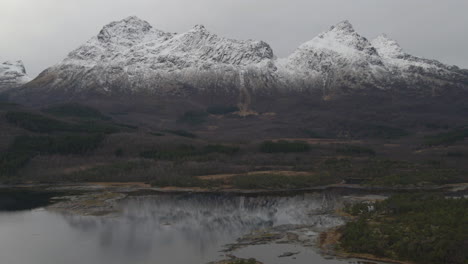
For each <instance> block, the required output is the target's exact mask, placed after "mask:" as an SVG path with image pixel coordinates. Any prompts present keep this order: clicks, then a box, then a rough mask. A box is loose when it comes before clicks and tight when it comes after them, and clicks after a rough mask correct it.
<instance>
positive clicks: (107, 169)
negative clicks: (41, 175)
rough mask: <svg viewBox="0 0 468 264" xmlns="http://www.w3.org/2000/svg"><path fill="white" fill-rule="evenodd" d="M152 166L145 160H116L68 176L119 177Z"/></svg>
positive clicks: (99, 178) (82, 177)
mask: <svg viewBox="0 0 468 264" xmlns="http://www.w3.org/2000/svg"><path fill="white" fill-rule="evenodd" d="M149 167H150V163H148V162H143V161H125V162H114V163H111V164H106V165H100V166H96V167H94V168H90V169H87V170H83V171H77V172H74V173H72V174H71V175H69V176H68V178H70V179H78V180H80V181H83V180H84V181H87V180H94V181H98V180H101V179H119V178H120V177H122V176H124V177H125V176H126V175H128V174H130V173H131V172H134V171H137V170H145V169H148V168H149Z"/></svg>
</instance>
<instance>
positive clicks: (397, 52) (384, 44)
mask: <svg viewBox="0 0 468 264" xmlns="http://www.w3.org/2000/svg"><path fill="white" fill-rule="evenodd" d="M372 46H374V48H376V49H377V52H378V53H379V55H380V56H383V57H390V58H398V57H402V56H404V55H405V53H404V52H403V49H402V48H401V46H400V44H398V42H396V41H395V40H393V39H391V38H389V37H388V36H387V35H386V34H381V35H379V36H378V37H377V38H375V39H374V40H372Z"/></svg>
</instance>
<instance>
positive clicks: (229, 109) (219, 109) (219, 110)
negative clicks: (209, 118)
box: [206, 105, 239, 115]
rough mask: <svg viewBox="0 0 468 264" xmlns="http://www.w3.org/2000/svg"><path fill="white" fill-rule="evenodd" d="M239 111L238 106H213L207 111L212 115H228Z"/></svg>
mask: <svg viewBox="0 0 468 264" xmlns="http://www.w3.org/2000/svg"><path fill="white" fill-rule="evenodd" d="M237 111H239V107H237V106H225V105H213V106H210V107H208V108H207V109H206V112H208V113H210V114H212V115H226V114H230V113H234V112H237Z"/></svg>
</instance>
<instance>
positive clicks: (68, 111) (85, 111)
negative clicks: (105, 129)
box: [42, 103, 110, 120]
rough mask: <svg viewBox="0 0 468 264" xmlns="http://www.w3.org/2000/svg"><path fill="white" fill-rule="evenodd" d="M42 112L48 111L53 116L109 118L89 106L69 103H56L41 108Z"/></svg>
mask: <svg viewBox="0 0 468 264" xmlns="http://www.w3.org/2000/svg"><path fill="white" fill-rule="evenodd" d="M42 111H43V112H46V113H49V114H51V115H55V116H64V117H77V118H85V119H101V120H109V119H110V118H109V117H107V116H105V115H103V114H102V113H101V112H100V111H99V110H97V109H94V108H92V107H89V106H85V105H81V104H77V103H69V104H62V105H57V106H53V107H49V108H45V109H43V110H42Z"/></svg>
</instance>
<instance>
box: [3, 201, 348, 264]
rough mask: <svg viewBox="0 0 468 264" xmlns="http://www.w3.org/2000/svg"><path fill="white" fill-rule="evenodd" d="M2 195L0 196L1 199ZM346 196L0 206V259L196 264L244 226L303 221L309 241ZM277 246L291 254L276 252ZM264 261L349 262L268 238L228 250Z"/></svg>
mask: <svg viewBox="0 0 468 264" xmlns="http://www.w3.org/2000/svg"><path fill="white" fill-rule="evenodd" d="M2 197H4V196H0V198H2ZM346 199H347V198H346V197H344V196H342V195H339V194H333V193H329V192H320V193H308V194H300V195H295V196H239V195H221V194H220V195H216V194H177V195H175V194H171V195H168V194H164V195H152V196H134V197H129V198H126V199H125V200H123V201H122V202H120V203H119V208H120V211H121V212H120V213H119V214H117V215H112V216H98V217H97V216H80V215H73V214H67V213H59V212H53V211H48V210H46V209H44V208H36V209H32V210H23V211H1V212H0V263H5V264H29V263H31V264H55V263H63V264H75V263H76V264H78V263H79V264H83V263H86V264H107V263H109V264H123V263H125V264H128V263H131V264H143V263H145V264H147V263H153V264H204V263H208V262H210V261H215V260H221V259H224V257H225V256H224V253H223V252H221V250H223V249H224V248H225V247H224V246H225V245H226V244H230V243H235V242H236V239H237V238H239V237H241V236H243V235H245V234H248V233H250V232H252V231H255V230H259V229H264V228H270V227H275V226H281V225H290V224H294V225H310V226H312V227H313V230H314V231H313V232H309V234H307V235H309V236H310V237H311V239H315V238H316V237H317V235H318V234H319V232H320V231H323V230H325V229H326V228H329V227H333V226H337V225H340V224H342V223H343V220H342V219H340V218H339V217H337V216H333V215H332V214H331V212H332V211H333V209H334V208H335V207H336V206H338V205H340V204H342V203H343V201H344V200H346ZM285 252H295V253H298V254H296V255H294V256H291V257H284V258H279V257H278V256H279V255H281V254H283V253H285ZM233 254H234V255H236V256H238V257H245V258H249V257H255V258H256V259H258V260H260V261H263V262H264V263H265V264H276V263H278V264H280V263H281V264H287V263H297V264H304V263H314V264H335V263H357V262H356V261H355V260H339V259H334V258H331V259H329V258H327V259H326V258H324V257H323V256H321V255H320V254H318V251H317V249H314V247H303V246H300V245H286V244H271V245H257V246H248V247H244V248H241V249H238V250H235V251H234V252H233Z"/></svg>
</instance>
